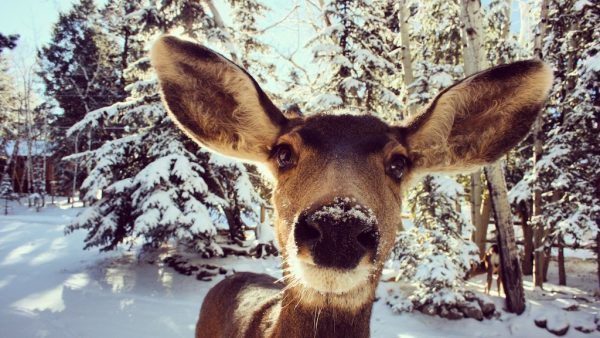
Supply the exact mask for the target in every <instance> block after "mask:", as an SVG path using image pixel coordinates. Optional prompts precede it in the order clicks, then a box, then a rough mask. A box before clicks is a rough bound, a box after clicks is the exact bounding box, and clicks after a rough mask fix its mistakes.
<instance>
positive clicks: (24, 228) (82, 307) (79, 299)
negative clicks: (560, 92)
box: [0, 205, 600, 338]
mask: <svg viewBox="0 0 600 338" xmlns="http://www.w3.org/2000/svg"><path fill="white" fill-rule="evenodd" d="M80 210H81V209H69V208H61V207H51V206H50V207H47V208H45V209H43V210H42V211H41V212H40V213H36V212H35V211H33V210H28V209H26V208H25V207H21V206H16V205H15V206H14V208H13V209H12V210H11V213H10V214H9V215H8V216H4V215H0V337H1V338H28V337H32V338H33V337H56V338H71V337H73V338H75V337H77V338H83V337H115V338H117V337H192V336H193V330H194V324H195V321H196V318H197V314H198V310H199V308H200V304H201V302H202V298H203V297H204V295H205V294H206V292H207V291H208V289H209V288H210V287H211V286H212V285H214V283H215V282H216V281H217V279H218V278H217V279H215V281H212V282H201V281H198V280H196V279H195V278H194V277H187V276H183V275H180V274H178V273H176V272H174V271H173V270H172V269H171V268H168V267H165V266H162V265H160V264H158V265H157V264H150V263H148V262H147V258H139V257H138V256H137V254H136V252H135V251H131V252H128V251H125V250H121V251H118V252H111V253H98V252H97V250H91V251H84V250H82V246H83V237H84V235H85V234H84V233H75V234H72V235H69V236H67V237H65V236H64V235H63V230H64V226H65V225H66V224H67V223H68V221H69V220H70V219H71V218H72V217H73V216H75V215H76V213H77V212H78V211H80ZM211 263H213V264H226V265H227V266H228V267H233V268H234V269H235V270H237V271H257V272H261V271H262V272H266V273H270V274H272V275H274V276H277V275H279V272H278V269H277V266H278V260H277V259H267V260H262V259H258V260H254V259H248V258H227V259H222V260H213V261H211ZM550 269H551V270H550V281H551V282H555V281H556V280H557V277H556V274H555V267H551V268H550ZM567 270H568V284H569V286H568V287H559V286H556V285H554V284H551V283H549V284H546V290H545V291H541V290H536V291H532V290H531V289H532V287H531V279H530V278H528V279H527V282H526V289H527V297H528V306H527V310H526V312H525V313H524V314H523V315H522V316H515V315H512V314H509V313H506V312H501V313H500V316H499V318H495V319H491V320H484V321H482V322H478V321H476V320H474V319H463V320H458V321H449V320H445V319H441V318H438V317H429V316H426V315H423V314H420V313H409V314H407V313H404V314H399V315H398V314H394V313H393V312H392V311H391V310H390V308H389V307H388V306H386V305H385V300H386V299H387V297H389V294H394V290H395V289H396V288H397V286H396V284H394V283H381V284H380V288H379V290H378V293H379V296H380V300H379V301H378V302H376V303H375V307H374V312H373V318H372V337H403V338H404V337H406V338H409V337H435V338H440V337H460V338H466V337H508V336H511V337H527V338H529V337H549V336H552V335H551V334H550V333H548V332H547V331H546V330H543V329H540V328H537V327H536V326H535V324H534V319H535V318H538V317H542V316H544V317H547V318H548V320H549V323H550V322H552V323H554V324H557V323H559V322H561V321H564V322H568V323H570V326H571V327H570V329H569V331H568V332H567V336H568V337H592V336H595V337H598V336H600V332H598V331H593V333H590V334H584V333H582V332H579V331H577V330H575V329H574V327H575V326H578V325H579V326H588V327H590V328H593V329H595V326H596V325H595V324H594V318H595V316H596V315H597V314H598V313H599V312H600V303H599V300H598V299H597V298H594V297H593V292H594V290H595V286H596V285H597V280H596V274H595V264H594V261H585V260H580V259H575V258H573V259H571V260H570V261H569V264H568V266H567ZM469 287H470V288H472V289H473V290H477V291H482V290H483V276H479V277H477V278H475V279H473V280H472V281H470V282H469ZM494 287H495V285H494ZM492 294H493V295H494V296H495V295H496V293H495V292H493V293H492ZM491 298H493V299H494V301H495V303H496V305H497V307H498V308H499V309H501V308H502V304H503V302H502V300H501V299H500V298H498V297H491ZM573 304H576V305H577V310H576V311H566V310H563V309H562V308H564V307H570V306H572V305H573ZM224 320H227V319H226V318H224Z"/></svg>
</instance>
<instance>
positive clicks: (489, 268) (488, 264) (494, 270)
mask: <svg viewBox="0 0 600 338" xmlns="http://www.w3.org/2000/svg"><path fill="white" fill-rule="evenodd" d="M483 265H484V267H485V271H486V273H487V280H486V284H485V293H487V294H489V293H490V289H491V288H492V281H493V275H498V278H497V279H496V287H497V288H498V296H500V289H501V288H502V268H501V265H500V252H499V251H498V245H497V244H494V245H492V246H491V247H490V248H489V249H488V250H487V251H486V252H485V256H484V257H483Z"/></svg>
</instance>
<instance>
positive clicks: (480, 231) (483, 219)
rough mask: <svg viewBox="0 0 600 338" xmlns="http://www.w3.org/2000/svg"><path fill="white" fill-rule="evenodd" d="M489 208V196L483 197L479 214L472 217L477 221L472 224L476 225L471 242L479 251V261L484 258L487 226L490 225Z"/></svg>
mask: <svg viewBox="0 0 600 338" xmlns="http://www.w3.org/2000/svg"><path fill="white" fill-rule="evenodd" d="M491 208H492V206H491V202H490V196H489V195H485V196H484V197H483V202H482V203H481V209H480V212H479V213H478V214H476V215H475V216H474V217H476V219H477V221H476V222H473V223H476V224H474V225H475V232H474V233H473V242H475V245H477V248H478V249H479V257H480V258H481V259H483V256H485V244H486V241H487V232H488V225H489V224H490V211H491Z"/></svg>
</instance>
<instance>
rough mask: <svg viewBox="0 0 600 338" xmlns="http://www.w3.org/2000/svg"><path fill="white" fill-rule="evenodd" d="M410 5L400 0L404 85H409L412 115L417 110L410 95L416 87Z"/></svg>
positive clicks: (409, 108) (409, 106)
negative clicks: (409, 23) (413, 85)
mask: <svg viewBox="0 0 600 338" xmlns="http://www.w3.org/2000/svg"><path fill="white" fill-rule="evenodd" d="M408 18H409V12H408V6H407V4H406V0H401V1H400V39H401V40H402V70H403V72H404V85H405V86H407V93H408V98H409V103H408V114H409V115H412V114H414V113H415V111H416V107H415V105H414V104H410V97H411V95H412V93H413V92H414V89H413V88H412V87H411V85H412V83H413V82H414V81H415V78H414V75H413V69H412V57H411V54H410V51H411V49H410V34H409V32H408V28H409V26H408Z"/></svg>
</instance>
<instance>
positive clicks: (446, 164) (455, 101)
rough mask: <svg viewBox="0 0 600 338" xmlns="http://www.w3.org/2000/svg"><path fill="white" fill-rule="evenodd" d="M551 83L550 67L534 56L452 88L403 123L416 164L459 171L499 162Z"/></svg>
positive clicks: (523, 133) (529, 121)
mask: <svg viewBox="0 0 600 338" xmlns="http://www.w3.org/2000/svg"><path fill="white" fill-rule="evenodd" d="M551 85H552V71H551V70H550V68H549V67H548V66H546V65H545V64H544V63H542V62H541V61H537V60H529V61H520V62H515V63H512V64H507V65H502V66H498V67H494V68H490V69H488V70H485V71H483V72H480V73H477V74H474V75H472V76H470V77H468V78H466V79H464V80H462V81H460V82H458V83H456V84H454V85H453V86H451V87H449V88H447V89H446V90H444V91H443V92H441V93H440V94H439V95H438V96H437V97H436V98H435V99H434V100H433V102H432V103H431V104H430V105H429V107H428V108H427V109H425V110H424V111H423V112H422V113H420V114H418V115H415V116H414V117H413V118H411V119H410V120H409V121H407V122H406V123H405V124H404V125H403V126H402V127H401V131H402V133H403V134H404V135H405V137H406V143H407V146H408V147H407V148H408V152H409V157H410V158H411V160H412V162H413V166H414V167H415V168H416V169H417V170H418V169H422V170H428V171H454V170H464V169H468V168H475V167H477V166H481V165H484V164H487V163H491V162H494V161H495V160H497V159H498V158H500V156H502V155H503V154H504V153H506V152H507V151H508V150H509V149H510V148H512V147H514V146H515V145H516V144H517V143H518V142H520V141H521V140H522V139H523V138H524V137H525V136H526V135H527V133H528V132H529V129H530V128H531V125H532V124H533V122H534V120H535V118H536V116H537V114H538V112H539V110H540V109H541V108H542V107H543V105H544V101H545V100H546V96H547V95H548V91H549V90H550V87H551Z"/></svg>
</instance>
